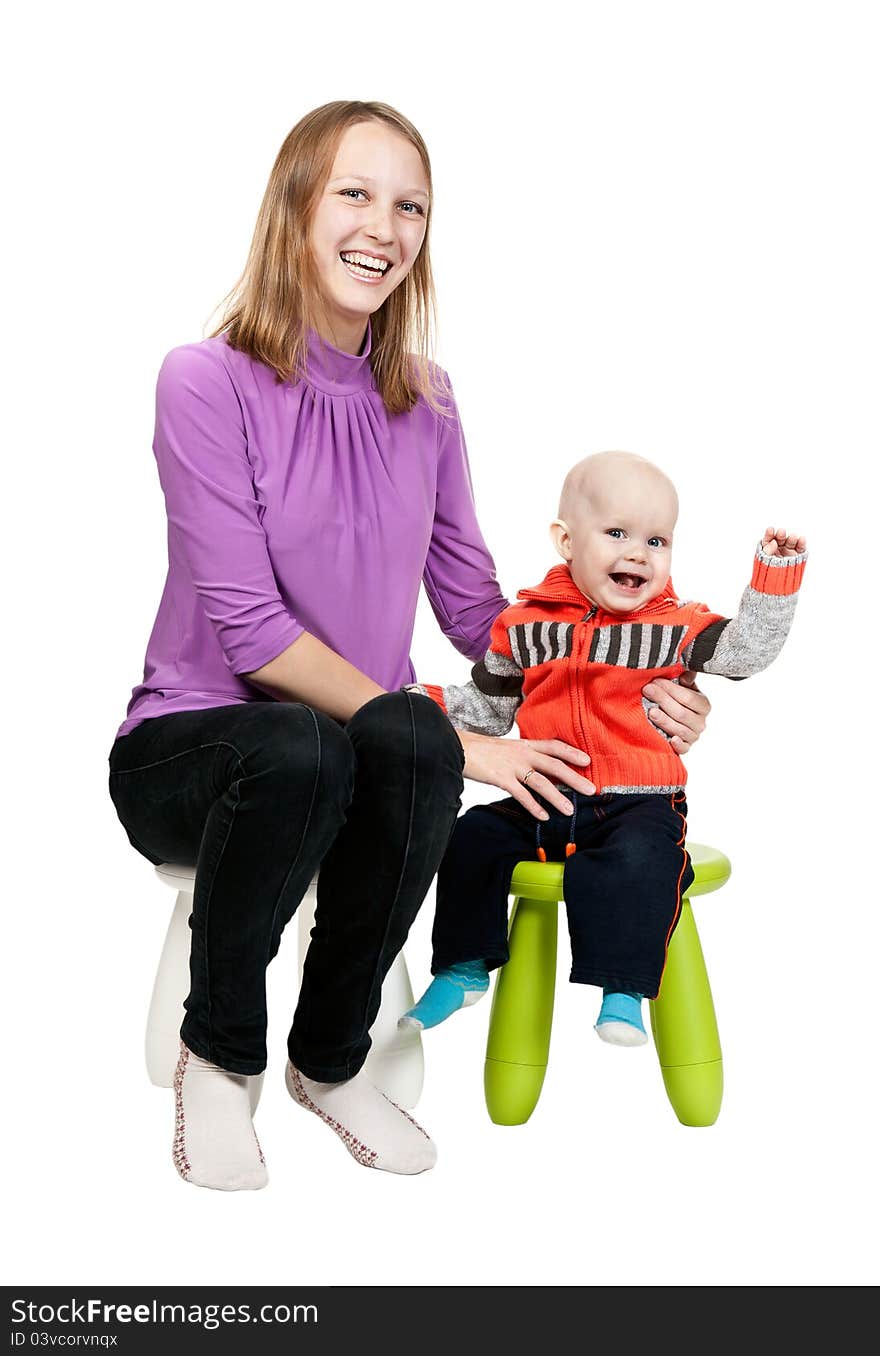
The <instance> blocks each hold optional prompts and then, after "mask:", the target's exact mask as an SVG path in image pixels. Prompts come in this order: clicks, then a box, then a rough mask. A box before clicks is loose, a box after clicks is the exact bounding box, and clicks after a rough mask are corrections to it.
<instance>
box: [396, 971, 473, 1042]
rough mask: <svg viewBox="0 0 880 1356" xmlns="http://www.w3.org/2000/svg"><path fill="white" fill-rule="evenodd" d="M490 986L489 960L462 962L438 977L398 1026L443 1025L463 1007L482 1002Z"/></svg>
mask: <svg viewBox="0 0 880 1356" xmlns="http://www.w3.org/2000/svg"><path fill="white" fill-rule="evenodd" d="M488 988H489V971H488V970H487V969H486V963H485V961H481V960H473V961H459V962H458V963H457V964H456V965H450V966H449V968H448V969H447V970H440V971H439V973H438V974H436V975H435V976H434V978H433V979H432V980H431V983H430V984H429V985H428V987H427V989H426V990H425V992H424V993H423V994H422V996H421V998H420V999H419V1001H418V1003H416V1005H415V1007H412V1008H410V1009H409V1012H405V1013H404V1014H403V1016H402V1017H401V1018H400V1020H399V1021H398V1023H397V1025H398V1026H399V1027H402V1028H403V1029H404V1030H406V1029H407V1028H412V1027H415V1028H416V1029H417V1030H418V1031H423V1030H425V1029H426V1028H427V1027H431V1026H439V1025H440V1023H441V1022H445V1021H446V1018H447V1017H451V1016H452V1014H453V1013H454V1012H458V1010H459V1008H469V1007H470V1006H471V1004H473V1003H478V1002H479V1001H480V999H481V998H482V997H483V994H484V993H486V992H487V990H488Z"/></svg>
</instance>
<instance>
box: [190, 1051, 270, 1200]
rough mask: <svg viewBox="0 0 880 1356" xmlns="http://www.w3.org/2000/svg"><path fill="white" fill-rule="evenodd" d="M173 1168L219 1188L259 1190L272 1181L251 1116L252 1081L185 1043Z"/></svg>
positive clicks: (194, 1179) (204, 1183) (207, 1184)
mask: <svg viewBox="0 0 880 1356" xmlns="http://www.w3.org/2000/svg"><path fill="white" fill-rule="evenodd" d="M174 1099H175V1110H176V1123H175V1128H174V1148H173V1151H172V1152H173V1156H174V1166H175V1167H176V1168H177V1171H178V1172H179V1173H180V1175H181V1177H182V1178H183V1179H184V1181H185V1182H193V1183H195V1185H196V1186H203V1187H214V1188H215V1189H216V1190H217V1191H258V1190H259V1189H260V1187H264V1186H265V1185H266V1183H267V1181H268V1180H269V1178H268V1174H267V1173H266V1161H265V1159H264V1158H263V1151H262V1150H261V1148H260V1144H259V1141H258V1139H257V1133H256V1131H255V1130H254V1124H253V1121H252V1120H251V1104H250V1098H249V1097H248V1080H247V1078H246V1077H245V1076H244V1075H243V1074H234V1073H227V1071H226V1070H225V1069H219V1068H218V1067H217V1065H216V1064H209V1063H208V1062H207V1060H204V1059H200V1058H199V1056H198V1055H194V1054H193V1052H192V1051H191V1050H188V1049H187V1047H186V1046H185V1045H184V1044H183V1041H181V1043H180V1058H179V1060H178V1061H177V1069H176V1071H175V1074H174Z"/></svg>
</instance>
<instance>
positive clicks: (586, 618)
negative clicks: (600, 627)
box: [581, 604, 599, 622]
mask: <svg viewBox="0 0 880 1356" xmlns="http://www.w3.org/2000/svg"><path fill="white" fill-rule="evenodd" d="M598 610H599V609H598V608H597V607H596V606H595V604H594V605H593V606H592V607H591V608H590V610H589V612H585V613H584V615H583V616H582V617H581V621H582V622H588V621H592V620H593V618H594V617H595V615H596V613H597V612H598Z"/></svg>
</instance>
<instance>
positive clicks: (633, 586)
mask: <svg viewBox="0 0 880 1356" xmlns="http://www.w3.org/2000/svg"><path fill="white" fill-rule="evenodd" d="M608 578H609V579H610V580H611V581H612V583H614V584H616V585H617V587H618V588H621V589H626V590H627V591H628V592H629V593H638V591H639V589H640V588H641V587H642V585H643V584H647V582H648V581H647V579H643V578H642V577H641V575H638V574H611V575H609V576H608Z"/></svg>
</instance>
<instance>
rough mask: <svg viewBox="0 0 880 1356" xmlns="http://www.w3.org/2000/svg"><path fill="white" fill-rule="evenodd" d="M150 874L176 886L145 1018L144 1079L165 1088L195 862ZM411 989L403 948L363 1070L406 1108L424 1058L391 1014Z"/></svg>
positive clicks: (180, 997) (257, 1086)
mask: <svg viewBox="0 0 880 1356" xmlns="http://www.w3.org/2000/svg"><path fill="white" fill-rule="evenodd" d="M156 875H157V876H158V877H159V879H160V880H161V881H164V883H165V884H166V885H170V886H171V887H172V888H173V889H175V890H176V891H177V902H176V903H175V905H174V911H173V913H172V915H171V921H170V922H169V924H168V931H167V932H166V934H165V942H164V945H163V947H162V955H161V957H160V958H159V968H158V970H157V971H156V979H155V982H154V984H153V996H152V998H151V1000H150V1011H149V1015H148V1017H147V1035H146V1057H147V1072H148V1073H149V1076H150V1082H151V1083H154V1084H155V1085H156V1087H159V1088H170V1087H171V1086H172V1085H173V1083H174V1070H175V1067H176V1065H177V1058H178V1055H179V1053H180V1024H181V1022H182V1021H183V1018H184V1008H183V1002H184V999H185V998H186V995H187V994H188V993H189V948H190V929H189V916H190V914H191V913H192V900H193V888H194V884H195V877H196V873H195V867H192V866H174V865H172V864H170V863H168V862H163V863H162V864H161V865H160V866H157V867H156ZM317 884H318V878H317V876H316V877H315V879H314V880H313V881H312V883H311V885H310V886H309V888H308V890H307V891H306V893H305V895H304V897H303V900H302V903H301V904H300V906H299V908H298V909H297V911H296V916H297V920H298V935H299V975H300V980H302V969H303V963H304V961H305V956H306V952H307V950H308V948H309V941H310V938H311V931H312V927H313V925H314V922H315V904H316V894H315V890H316V886H317ZM412 1004H413V991H412V985H411V984H410V981H409V973H408V972H407V968H406V961H405V960H404V956H403V952H402V951H401V952H400V953H399V954H398V956H397V957H396V959H395V961H394V964H393V965H392V967H391V969H390V970H389V971H388V974H387V975H386V977H385V983H384V984H383V986H382V1004H381V1006H380V1008H379V1014H378V1016H377V1017H376V1020H375V1022H374V1023H373V1026H372V1028H371V1030H370V1038H371V1040H372V1046H371V1047H370V1053H369V1054H368V1055H367V1060H366V1064H365V1065H364V1069H365V1071H366V1073H367V1075H368V1077H369V1079H370V1082H371V1083H374V1084H375V1086H376V1087H377V1088H380V1089H381V1091H382V1092H384V1093H385V1095H386V1097H390V1098H391V1100H392V1101H393V1102H396V1103H397V1105H398V1106H400V1107H403V1108H404V1109H406V1110H410V1109H411V1108H412V1107H414V1106H415V1104H416V1102H417V1101H418V1100H419V1097H420V1096H421V1092H422V1084H423V1082H424V1077H425V1060H424V1054H423V1051H422V1039H421V1033H420V1032H419V1031H400V1030H398V1027H397V1019H398V1017H400V1016H401V1014H402V1013H404V1012H406V1010H407V1008H410V1007H412ZM262 1087H263V1075H262V1074H257V1075H256V1076H255V1077H253V1078H251V1079H250V1080H249V1091H250V1099H251V1110H252V1111H256V1109H257V1103H258V1102H259V1100H260V1093H261V1091H262Z"/></svg>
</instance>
